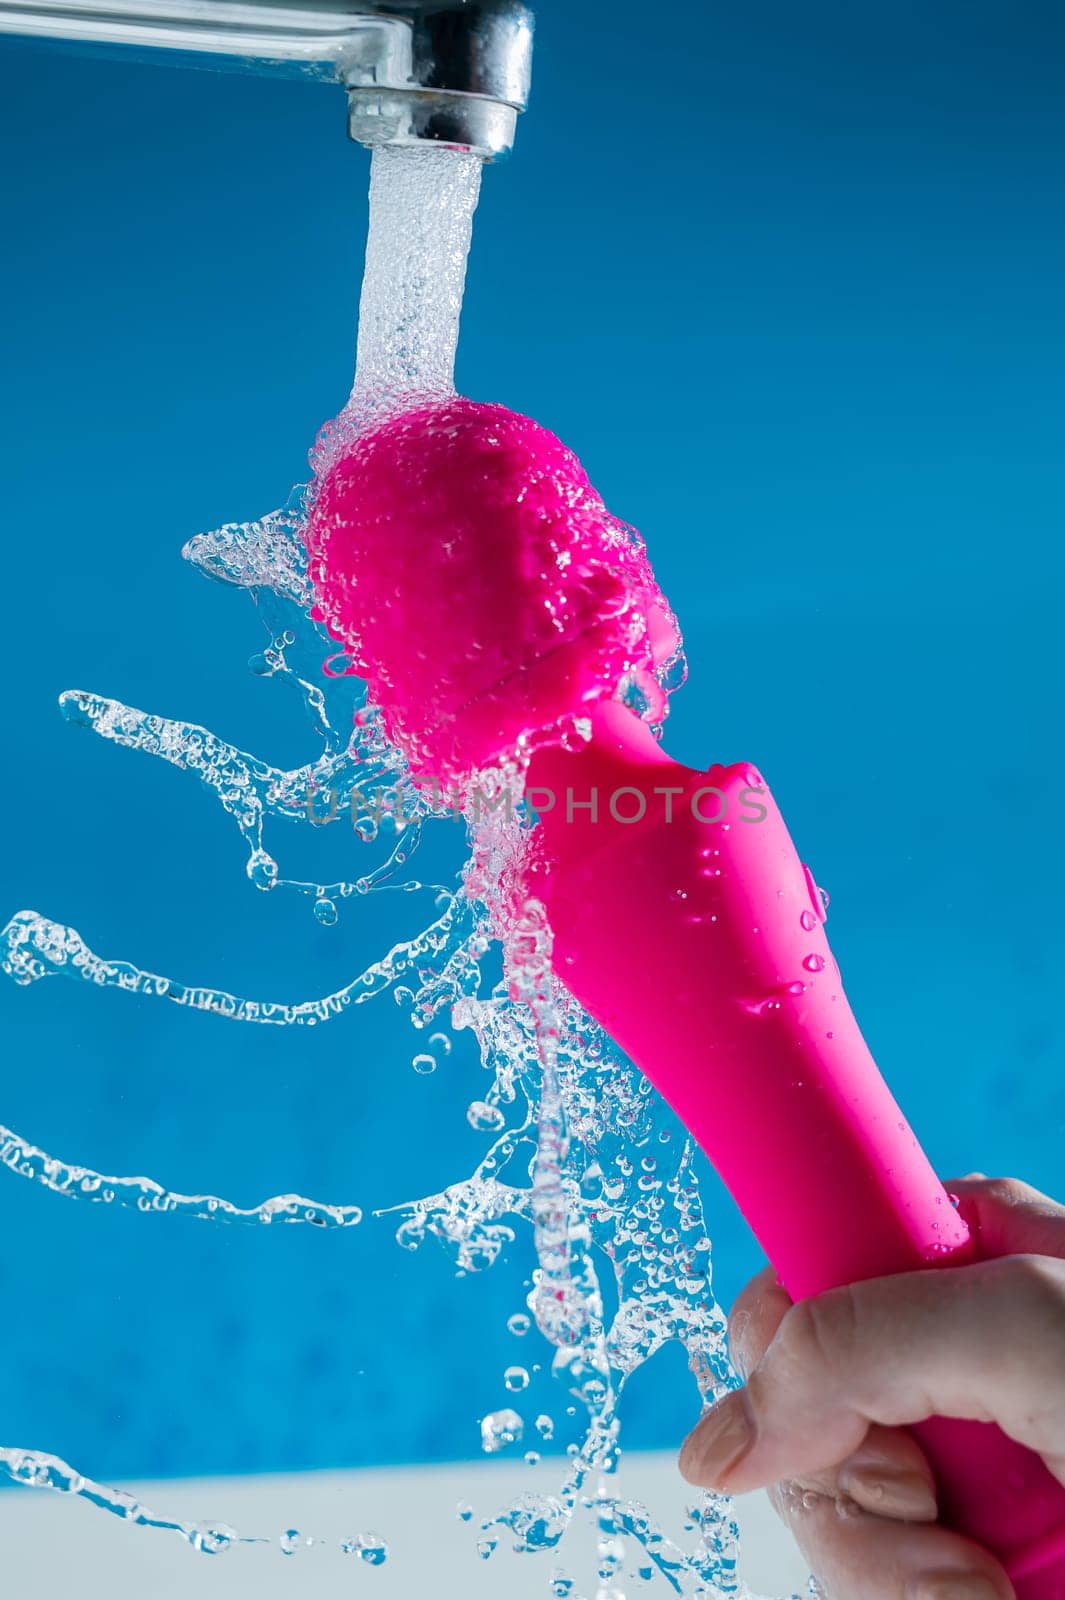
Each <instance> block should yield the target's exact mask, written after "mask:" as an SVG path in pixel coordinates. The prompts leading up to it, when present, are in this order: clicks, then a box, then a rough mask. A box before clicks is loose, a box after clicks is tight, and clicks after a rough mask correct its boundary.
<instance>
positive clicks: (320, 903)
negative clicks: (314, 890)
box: [314, 895, 337, 928]
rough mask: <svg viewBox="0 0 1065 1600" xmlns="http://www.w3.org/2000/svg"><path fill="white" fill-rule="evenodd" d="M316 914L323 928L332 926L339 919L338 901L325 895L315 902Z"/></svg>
mask: <svg viewBox="0 0 1065 1600" xmlns="http://www.w3.org/2000/svg"><path fill="white" fill-rule="evenodd" d="M314 914H315V917H316V918H317V919H318V921H319V922H320V923H321V924H322V927H323V928H331V927H333V925H334V924H335V922H336V920H337V908H336V901H335V900H330V899H328V898H327V897H326V896H325V895H323V896H322V898H321V899H320V900H316V901H315V902H314Z"/></svg>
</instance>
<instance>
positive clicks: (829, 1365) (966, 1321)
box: [680, 1175, 1065, 1600]
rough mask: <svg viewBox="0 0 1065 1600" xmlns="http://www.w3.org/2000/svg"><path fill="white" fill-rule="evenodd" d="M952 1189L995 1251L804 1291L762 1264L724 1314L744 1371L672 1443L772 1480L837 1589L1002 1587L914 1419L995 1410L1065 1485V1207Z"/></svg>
mask: <svg viewBox="0 0 1065 1600" xmlns="http://www.w3.org/2000/svg"><path fill="white" fill-rule="evenodd" d="M948 1188H949V1189H950V1190H951V1192H952V1193H954V1194H956V1195H957V1196H958V1199H959V1202H960V1210H961V1212H962V1215H963V1216H964V1217H965V1220H966V1221H967V1222H968V1224H969V1226H970V1228H971V1229H972V1231H973V1234H974V1236H975V1237H976V1239H977V1243H978V1246H979V1249H980V1251H981V1254H982V1255H983V1256H985V1257H986V1258H987V1259H984V1260H981V1261H979V1262H977V1263H976V1264H974V1265H973V1266H967V1267H956V1268H948V1269H945V1270H944V1269H937V1270H936V1271H934V1272H911V1273H903V1274H900V1275H899V1276H897V1277H893V1278H875V1279H872V1280H870V1281H869V1282H867V1283H859V1284H854V1285H851V1286H849V1287H846V1288H842V1289H834V1290H832V1291H831V1292H830V1293H828V1294H825V1295H819V1296H818V1297H816V1298H815V1299H812V1300H806V1301H803V1302H801V1303H800V1304H798V1305H793V1304H792V1302H791V1301H790V1300H789V1298H788V1296H787V1295H786V1294H785V1292H784V1290H783V1289H782V1288H781V1287H780V1285H779V1284H778V1283H777V1280H776V1276H775V1274H774V1273H773V1271H772V1269H771V1268H767V1269H766V1271H764V1272H762V1273H760V1274H759V1275H758V1277H756V1278H755V1279H754V1280H753V1281H752V1282H751V1283H750V1284H749V1285H748V1286H747V1288H746V1289H745V1290H744V1291H743V1293H742V1294H741V1295H740V1297H739V1299H738V1300H737V1302H736V1305H735V1306H734V1307H733V1311H732V1316H731V1318H730V1319H729V1337H730V1341H731V1345H732V1352H733V1359H734V1360H735V1362H736V1365H737V1367H738V1368H739V1370H740V1372H741V1374H742V1375H743V1376H744V1377H745V1378H746V1383H745V1386H744V1388H743V1389H739V1390H736V1391H735V1392H734V1393H732V1394H730V1395H727V1396H726V1397H725V1398H724V1399H723V1400H720V1401H719V1402H718V1403H717V1405H715V1406H714V1407H713V1408H712V1409H711V1410H710V1411H708V1412H707V1414H706V1416H704V1417H703V1419H702V1420H701V1422H700V1423H699V1425H698V1426H697V1427H696V1428H695V1430H694V1431H693V1432H692V1434H691V1435H690V1436H689V1438H688V1439H687V1441H686V1442H685V1445H684V1448H683V1450H682V1451H681V1458H680V1467H681V1471H682V1473H683V1474H684V1476H685V1477H686V1478H687V1479H688V1480H689V1482H691V1483H695V1484H699V1485H701V1486H702V1487H704V1488H709V1489H717V1490H719V1491H722V1492H727V1493H730V1494H743V1493H746V1492H747V1491H748V1490H751V1489H759V1488H763V1487H770V1494H771V1498H772V1500H773V1503H774V1505H775V1506H776V1509H777V1511H778V1512H779V1514H780V1515H781V1516H782V1517H783V1519H784V1521H785V1522H786V1523H787V1524H788V1526H789V1527H790V1528H791V1531H792V1533H793V1534H794V1536H795V1538H796V1541H797V1543H798V1545H799V1548H800V1549H801V1550H802V1553H803V1555H804V1557H805V1558H806V1560H807V1561H808V1562H809V1564H810V1568H811V1570H812V1571H813V1573H814V1574H815V1576H816V1578H817V1580H818V1582H819V1584H820V1586H821V1587H822V1588H823V1589H824V1590H825V1592H826V1593H827V1594H828V1595H829V1596H830V1597H831V1600H1011V1597H1012V1594H1013V1590H1012V1586H1011V1584H1010V1581H1009V1579H1008V1577H1007V1576H1006V1574H1005V1572H1004V1571H1003V1569H1002V1567H1001V1566H1000V1565H999V1563H998V1562H997V1561H996V1560H995V1559H994V1557H993V1556H991V1555H989V1554H988V1552H987V1551H986V1550H983V1549H981V1548H980V1547H979V1546H978V1545H975V1544H973V1543H972V1541H971V1540H969V1539H966V1538H964V1537H963V1536H962V1535H961V1534H957V1533H953V1532H951V1531H950V1530H949V1529H947V1528H944V1527H942V1526H941V1525H940V1524H939V1523H938V1522H937V1521H936V1499H935V1484H934V1481H933V1478H932V1472H931V1468H930V1467H929V1465H928V1462H927V1461H926V1459H925V1457H924V1454H923V1452H922V1450H921V1448H920V1445H919V1444H918V1443H917V1440H916V1439H915V1438H914V1437H913V1436H912V1435H911V1434H909V1433H907V1432H905V1431H903V1430H904V1428H905V1426H906V1425H908V1424H910V1423H914V1422H920V1421H922V1420H923V1419H924V1418H926V1417H930V1416H944V1417H965V1418H971V1419H975V1420H979V1421H982V1422H997V1423H998V1425H999V1427H1001V1428H1002V1429H1003V1430H1004V1431H1005V1432H1006V1433H1008V1434H1009V1435H1010V1436H1011V1437H1012V1438H1014V1439H1016V1440H1018V1441H1019V1442H1020V1443H1022V1444H1025V1445H1027V1446H1028V1447H1029V1448H1030V1449H1032V1450H1034V1451H1036V1452H1037V1453H1038V1454H1039V1455H1040V1456H1041V1457H1042V1458H1043V1460H1044V1462H1045V1463H1046V1465H1047V1467H1048V1468H1049V1469H1050V1471H1051V1472H1052V1473H1053V1474H1054V1475H1055V1476H1056V1477H1057V1478H1058V1479H1059V1480H1060V1481H1061V1482H1062V1483H1065V1259H1062V1258H1065V1206H1061V1205H1058V1204H1057V1203H1056V1202H1055V1201H1053V1200H1050V1199H1048V1198H1047V1196H1046V1195H1042V1194H1039V1193H1038V1192H1037V1191H1036V1190H1035V1189H1031V1188H1029V1187H1028V1185H1027V1184H1023V1183H1018V1182H1016V1181H1014V1180H1012V1179H995V1180H988V1179H986V1178H983V1177H981V1176H979V1175H973V1176H971V1177H969V1178H966V1179H963V1180H961V1181H959V1182H952V1183H950V1184H948Z"/></svg>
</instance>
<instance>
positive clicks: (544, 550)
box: [307, 399, 679, 783]
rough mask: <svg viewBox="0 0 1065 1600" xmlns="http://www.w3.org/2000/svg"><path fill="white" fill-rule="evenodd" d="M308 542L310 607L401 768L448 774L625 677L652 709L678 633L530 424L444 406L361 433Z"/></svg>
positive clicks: (557, 720) (611, 691)
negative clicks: (348, 664) (337, 644)
mask: <svg viewBox="0 0 1065 1600" xmlns="http://www.w3.org/2000/svg"><path fill="white" fill-rule="evenodd" d="M307 548H308V556H309V572H310V577H311V580H312V582H313V584H314V587H315V593H316V595H317V605H316V607H315V611H314V615H315V617H316V618H318V619H319V620H322V621H324V622H325V624H326V626H327V627H328V629H329V631H330V633H332V634H333V635H334V636H335V637H336V638H337V639H339V640H340V641H341V642H342V643H343V644H344V646H345V647H346V649H347V651H348V653H349V655H350V657H351V660H352V664H353V667H354V669H355V670H356V671H357V672H358V673H359V674H360V675H361V676H363V677H365V678H366V680H367V684H368V688H369V696H370V699H371V701H372V702H373V703H374V704H375V705H377V706H379V707H380V708H381V711H382V715H383V718H384V723H385V728H386V731H387V732H388V735H389V737H390V738H391V739H392V740H393V741H394V742H395V743H396V744H397V745H398V746H399V747H400V749H401V750H402V751H403V753H404V754H405V755H406V757H407V759H408V761H409V763H410V766H411V769H412V771H413V772H414V774H415V775H416V776H419V777H423V778H436V779H439V780H443V781H445V782H448V783H452V782H456V781H458V780H460V779H461V778H463V777H465V776H467V775H468V774H469V773H471V772H473V771H475V770H477V769H480V768H484V767H487V766H491V765H495V764H497V763H498V762H500V761H501V760H504V759H506V758H508V757H510V756H512V755H514V754H516V753H520V751H521V749H522V748H523V746H524V745H525V744H526V743H527V741H528V738H529V736H530V735H532V734H535V733H537V732H539V731H540V730H543V729H554V728H558V729H563V728H565V727H568V726H572V723H573V719H574V718H576V717H580V716H582V715H584V714H586V713H587V711H588V710H589V708H590V706H591V704H592V703H593V702H594V701H596V700H598V699H602V698H603V697H605V696H611V695H615V694H617V693H619V692H620V691H621V690H622V688H623V687H624V686H626V685H633V684H634V685H635V686H636V687H637V688H638V690H639V691H641V692H642V695H643V698H644V701H645V702H646V704H647V706H648V714H649V715H651V716H652V718H653V719H654V720H658V719H659V718H660V716H661V714H662V711H663V709H664V698H665V697H664V694H663V692H662V690H661V689H660V687H659V685H658V683H657V680H656V679H655V678H654V676H653V673H654V669H655V668H656V667H658V666H661V665H662V664H663V663H664V662H665V661H667V660H668V659H669V658H670V657H671V656H672V655H674V654H675V653H676V650H677V648H678V645H679V635H678V633H677V628H676V622H675V619H674V617H673V614H672V612H671V611H670V609H669V607H668V605H667V603H666V601H665V599H664V597H663V595H662V594H661V592H660V590H659V588H658V585H657V584H656V582H655V579H654V574H653V573H652V571H651V567H650V563H649V562H648V559H647V554H646V551H645V549H644V546H643V543H642V541H641V539H640V537H639V535H638V534H637V533H636V532H635V531H634V530H633V529H631V528H628V527H626V526H625V524H624V523H621V522H619V521H617V519H616V518H614V517H612V516H611V515H610V513H609V512H608V511H607V509H606V507H605V506H604V504H603V502H602V500H601V499H600V498H599V496H598V495H597V494H596V492H595V490H594V489H593V488H592V486H591V484H590V483H589V482H588V478H587V475H586V474H585V471H584V469H583V467H582V466H581V464H580V462H579V461H578V460H577V457H576V456H575V455H574V454H573V452H572V451H571V450H568V449H567V448H566V446H565V445H563V444H562V442H561V441H560V440H559V439H557V438H556V437H555V435H554V434H552V433H549V432H548V431H547V429H545V428H541V427H540V426H539V425H538V424H537V423H535V422H532V421H531V420H530V419H529V418H528V417H522V416H519V415H518V414H517V413H515V412H513V411H508V410H507V409H506V408H505V407H504V406H498V405H485V404H479V403H475V402H474V401H471V400H462V399H455V400H450V401H447V402H445V403H442V404H439V405H433V406H427V407H423V408H421V409H419V410H416V411H412V412H408V413H406V414H404V415H401V416H396V417H393V418H391V419H390V420H388V421H386V422H384V423H382V424H381V425H380V426H379V427H377V428H375V429H373V430H372V431H369V432H367V433H364V434H362V435H360V436H359V437H357V438H356V440H355V441H354V443H353V444H352V445H351V446H350V447H349V449H348V450H347V451H346V453H345V454H344V455H343V456H342V457H341V458H340V459H339V460H337V461H335V462H334V463H333V465H332V466H331V467H330V468H329V470H328V471H327V473H326V475H325V476H324V478H323V480H322V482H321V484H320V485H319V487H318V491H317V495H316V498H315V502H314V506H313V510H312V513H311V517H310V521H309V525H308V529H307Z"/></svg>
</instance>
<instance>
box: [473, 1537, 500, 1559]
mask: <svg viewBox="0 0 1065 1600" xmlns="http://www.w3.org/2000/svg"><path fill="white" fill-rule="evenodd" d="M498 1543H499V1540H498V1539H478V1541H477V1554H478V1555H479V1556H480V1558H481V1560H482V1561H487V1560H488V1557H489V1556H490V1555H491V1554H492V1551H493V1550H494V1549H495V1547H496V1545H497V1544H498Z"/></svg>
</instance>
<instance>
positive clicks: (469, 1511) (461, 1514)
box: [455, 1500, 473, 1522]
mask: <svg viewBox="0 0 1065 1600" xmlns="http://www.w3.org/2000/svg"><path fill="white" fill-rule="evenodd" d="M455 1515H456V1516H457V1517H458V1519H459V1521H460V1522H469V1520H470V1518H471V1517H472V1516H473V1507H472V1506H471V1505H469V1504H468V1503H467V1501H465V1500H460V1501H459V1503H458V1505H457V1506H456V1507H455Z"/></svg>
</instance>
